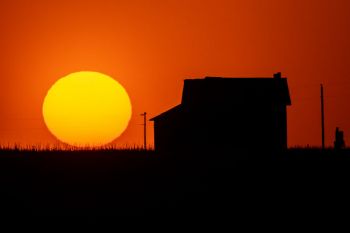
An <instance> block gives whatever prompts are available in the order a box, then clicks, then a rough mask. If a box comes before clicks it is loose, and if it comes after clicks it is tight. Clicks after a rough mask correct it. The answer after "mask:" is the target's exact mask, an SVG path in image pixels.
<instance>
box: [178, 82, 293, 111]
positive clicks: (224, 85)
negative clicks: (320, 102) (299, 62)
mask: <svg viewBox="0 0 350 233" xmlns="http://www.w3.org/2000/svg"><path fill="white" fill-rule="evenodd" d="M259 102H265V103H266V102H270V103H280V104H285V105H291V99H290V95H289V89H288V84H287V79H286V78H218V77H206V78H204V79H186V80H185V81H184V89H183V93H182V104H183V105H190V106H193V105H208V104H241V103H244V104H247V103H259Z"/></svg>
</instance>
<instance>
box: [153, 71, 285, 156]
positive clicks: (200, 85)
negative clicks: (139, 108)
mask: <svg viewBox="0 0 350 233" xmlns="http://www.w3.org/2000/svg"><path fill="white" fill-rule="evenodd" d="M288 105H291V100H290V95H289V89H288V84H287V79H286V78H282V77H281V73H277V74H275V75H274V77H273V78H220V77H206V78H204V79H186V80H185V81H184V87H183V94H182V102H181V104H180V105H178V106H176V107H174V108H172V109H170V110H168V111H166V112H164V113H162V114H160V115H158V116H156V117H154V118H152V119H151V121H154V142H155V149H156V150H157V151H173V150H189V149H190V150H191V149H194V150H197V149H204V150H207V149H214V150H215V149H218V150H228V151H231V150H236V149H255V150H280V149H285V148H287V106H288Z"/></svg>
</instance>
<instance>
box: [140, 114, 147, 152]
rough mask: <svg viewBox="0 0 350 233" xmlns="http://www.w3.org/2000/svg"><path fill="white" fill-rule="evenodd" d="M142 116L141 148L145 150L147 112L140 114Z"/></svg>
mask: <svg viewBox="0 0 350 233" xmlns="http://www.w3.org/2000/svg"><path fill="white" fill-rule="evenodd" d="M141 116H143V148H144V149H145V150H147V124H146V123H147V112H144V113H142V114H141Z"/></svg>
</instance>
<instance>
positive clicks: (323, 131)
mask: <svg viewBox="0 0 350 233" xmlns="http://www.w3.org/2000/svg"><path fill="white" fill-rule="evenodd" d="M321 126H322V150H324V149H325V139H324V138H325V130H324V93H323V85H322V84H321Z"/></svg>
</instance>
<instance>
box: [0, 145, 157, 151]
mask: <svg viewBox="0 0 350 233" xmlns="http://www.w3.org/2000/svg"><path fill="white" fill-rule="evenodd" d="M153 150H154V148H153V147H152V146H151V145H148V146H147V148H144V147H143V146H140V145H128V144H125V145H123V146H119V145H105V146H89V145H86V146H83V147H80V146H72V145H67V144H63V143H62V144H35V145H23V144H7V145H0V151H32V152H36V151H37V152H42V151H44V152H45V151H50V152H51V151H53V152H55V151H153Z"/></svg>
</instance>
